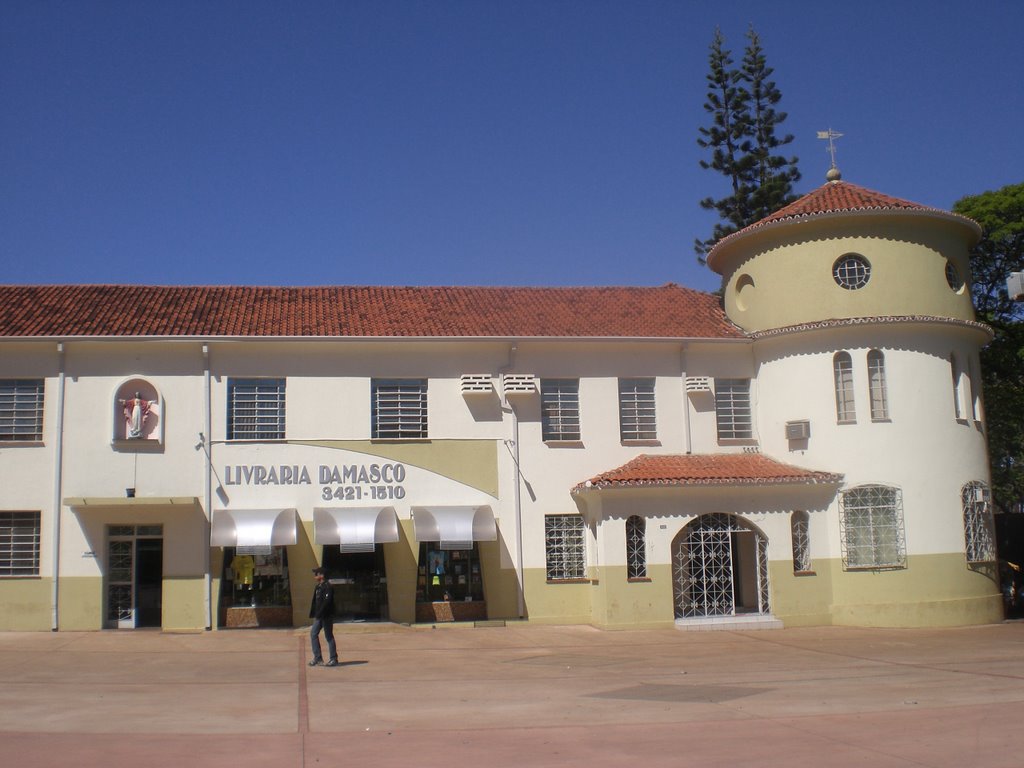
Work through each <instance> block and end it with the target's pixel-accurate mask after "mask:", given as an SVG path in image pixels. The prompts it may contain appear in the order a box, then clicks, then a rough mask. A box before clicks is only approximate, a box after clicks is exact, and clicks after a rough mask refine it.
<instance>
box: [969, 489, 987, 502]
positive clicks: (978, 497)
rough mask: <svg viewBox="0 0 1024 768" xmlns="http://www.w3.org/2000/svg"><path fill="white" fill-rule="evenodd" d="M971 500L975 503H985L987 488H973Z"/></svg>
mask: <svg viewBox="0 0 1024 768" xmlns="http://www.w3.org/2000/svg"><path fill="white" fill-rule="evenodd" d="M970 495H971V501H973V502H974V503H975V504H983V503H984V502H985V489H984V488H971V494H970Z"/></svg>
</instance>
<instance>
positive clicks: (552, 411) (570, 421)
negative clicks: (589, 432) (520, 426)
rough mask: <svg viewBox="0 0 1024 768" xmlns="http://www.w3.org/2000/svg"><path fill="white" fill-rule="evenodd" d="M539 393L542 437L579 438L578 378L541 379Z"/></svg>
mask: <svg viewBox="0 0 1024 768" xmlns="http://www.w3.org/2000/svg"><path fill="white" fill-rule="evenodd" d="M540 393H541V394H540V403H541V405H540V407H541V433H542V436H543V439H544V440H545V441H548V440H579V439H580V380H579V379H543V380H541V383H540Z"/></svg>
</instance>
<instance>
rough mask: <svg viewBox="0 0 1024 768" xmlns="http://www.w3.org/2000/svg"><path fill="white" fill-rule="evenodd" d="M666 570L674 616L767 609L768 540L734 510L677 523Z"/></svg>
mask: <svg viewBox="0 0 1024 768" xmlns="http://www.w3.org/2000/svg"><path fill="white" fill-rule="evenodd" d="M672 572H673V593H674V595H673V597H674V599H675V615H676V618H694V617H703V616H734V615H736V614H737V613H759V614H767V613H768V612H769V605H768V539H767V537H766V536H765V535H764V534H763V533H761V532H760V531H759V530H757V529H756V528H754V527H753V526H750V525H748V524H746V523H745V522H744V521H743V520H741V519H740V518H738V517H736V516H735V515H727V514H722V513H714V514H710V515H701V516H700V517H698V518H697V519H696V520H694V521H693V522H692V523H690V524H689V525H687V526H686V527H685V528H683V530H682V531H680V532H679V535H678V536H676V539H675V541H674V542H673V543H672ZM744 577H746V578H744Z"/></svg>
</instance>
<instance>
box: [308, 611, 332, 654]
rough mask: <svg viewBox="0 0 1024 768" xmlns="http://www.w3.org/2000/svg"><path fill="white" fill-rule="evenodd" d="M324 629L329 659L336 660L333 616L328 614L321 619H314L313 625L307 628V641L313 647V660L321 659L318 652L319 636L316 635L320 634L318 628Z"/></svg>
mask: <svg viewBox="0 0 1024 768" xmlns="http://www.w3.org/2000/svg"><path fill="white" fill-rule="evenodd" d="M321 629H322V630H323V631H324V639H325V640H327V653H328V654H330V655H329V656H328V658H329V660H330V661H337V660H338V648H337V646H336V645H335V644H334V617H333V616H328V617H326V618H323V619H314V620H313V626H312V627H310V630H309V641H310V645H311V646H312V647H313V661H323V658H324V657H323V655H322V654H321V652H320V638H319V637H317V635H319V634H320V630H321Z"/></svg>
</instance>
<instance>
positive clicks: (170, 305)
mask: <svg viewBox="0 0 1024 768" xmlns="http://www.w3.org/2000/svg"><path fill="white" fill-rule="evenodd" d="M978 236H979V229H978V227H977V225H976V224H974V223H973V222H971V221H969V220H967V219H964V218H962V217H960V216H957V215H955V214H951V213H946V212H943V211H937V210H933V209H929V208H925V207H922V206H919V205H916V204H913V203H908V202H906V201H902V200H898V199H895V198H891V197H888V196H886V195H882V194H879V193H875V192H871V191H869V190H866V189H863V188H861V187H858V186H855V185H852V184H849V183H846V182H842V181H832V182H829V183H827V184H826V185H825V186H823V187H821V188H820V189H818V190H816V191H814V192H812V193H810V194H808V195H807V196H805V197H804V198H802V199H800V200H799V201H797V202H796V203H794V204H793V205H791V206H789V207H788V208H786V209H784V210H782V211H780V212H778V213H777V214H774V215H773V216H771V217H769V218H768V219H766V220H764V221H762V222H759V223H758V224H755V225H754V226H751V227H748V228H747V229H745V230H743V231H741V232H739V233H737V234H735V235H732V236H730V237H727V238H725V239H724V240H722V241H721V242H720V243H719V244H718V245H717V246H716V247H715V249H714V250H713V251H712V253H711V254H710V256H709V265H710V266H711V267H712V268H713V269H715V270H716V271H717V272H719V273H721V274H722V275H723V278H724V282H723V285H724V308H723V307H722V302H721V300H720V299H719V297H717V296H714V295H710V294H705V293H702V292H698V291H693V290H689V289H686V288H682V287H679V286H676V285H671V284H670V285H665V286H662V287H658V288H625V287H613V288H388V287H380V288H346V287H339V288H334V287H325V288H246V287H222V288H196V287H142V286H29V287H24V286H7V287H2V288H0V298H2V301H0V441H2V442H0V629H29V630H43V629H49V628H53V629H62V630H85V629H100V628H103V627H135V626H161V627H164V628H166V629H197V628H204V627H210V628H216V627H224V626H257V625H259V626H263V625H272V624H278V625H292V624H295V625H298V624H302V623H304V622H305V621H306V620H307V619H306V615H307V611H308V604H309V598H310V595H311V592H312V579H311V578H310V568H312V567H313V566H315V565H319V564H323V565H325V566H326V567H327V568H328V569H329V570H330V571H331V574H332V579H333V580H334V581H335V583H336V585H337V608H338V613H339V616H340V617H341V618H342V620H345V619H356V620H390V621H398V622H416V621H429V622H435V621H445V620H452V619H454V620H482V619H492V620H493V619H515V618H525V619H528V620H530V621H537V622H558V623H569V622H582V623H592V624H595V625H597V626H601V627H656V626H672V625H673V623H678V624H681V625H693V626H708V625H711V624H723V623H724V624H725V625H736V624H737V623H751V622H753V623H759V624H764V625H778V624H779V623H782V624H786V625H798V624H852V625H949V624H968V623H979V622H987V621H994V620H997V619H999V618H1000V617H1001V603H1000V597H999V593H998V588H997V584H996V581H995V579H996V574H995V571H994V558H995V554H994V544H993V540H992V525H991V510H990V502H989V491H988V482H989V481H988V464H987V455H986V447H985V422H984V417H983V414H982V409H981V403H980V391H979V389H978V388H977V382H978V365H979V364H978V350H979V348H980V347H981V346H982V345H984V344H985V343H986V342H987V341H988V339H989V338H990V332H989V330H988V329H987V328H986V327H985V326H983V325H981V324H979V323H977V322H975V320H974V318H973V311H972V307H971V301H970V292H969V286H968V284H967V283H968V280H969V269H968V250H969V248H970V246H971V245H972V244H973V243H974V242H975V241H976V239H977V237H978Z"/></svg>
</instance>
